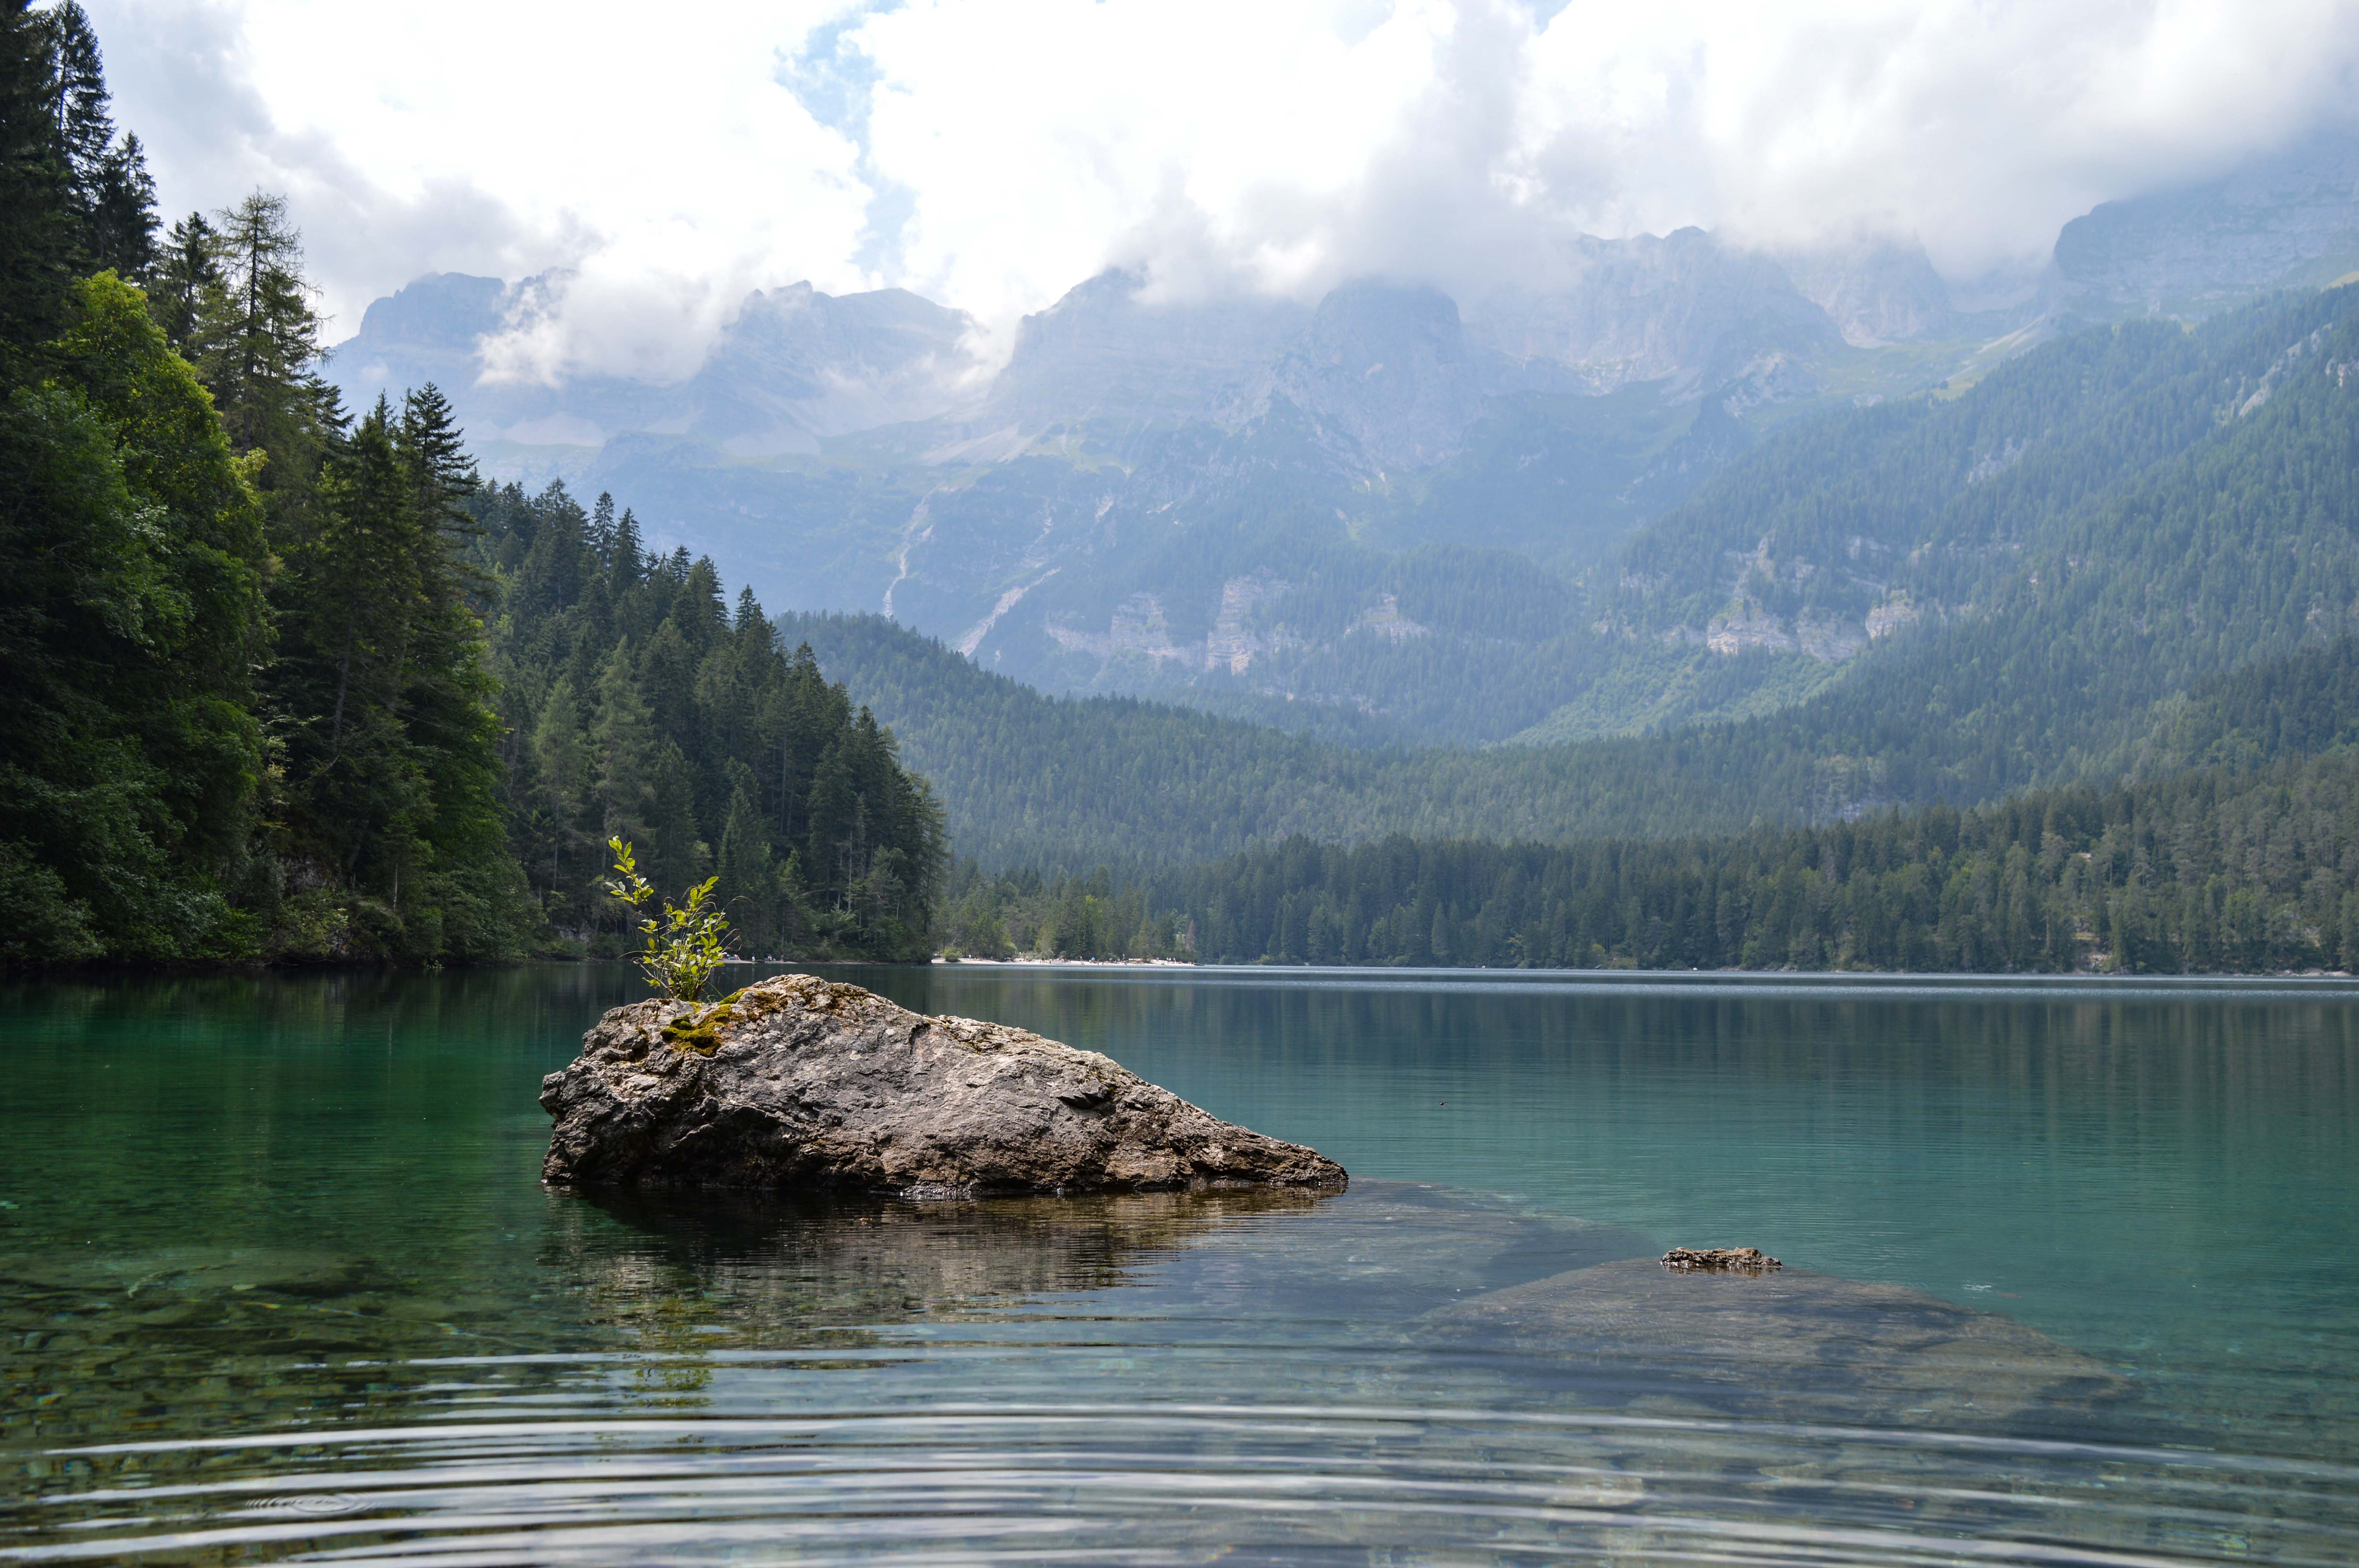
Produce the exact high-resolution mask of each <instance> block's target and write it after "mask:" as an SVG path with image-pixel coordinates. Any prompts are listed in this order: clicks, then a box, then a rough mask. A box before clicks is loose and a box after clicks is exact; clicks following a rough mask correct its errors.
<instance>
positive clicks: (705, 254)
mask: <svg viewBox="0 0 2359 1568" xmlns="http://www.w3.org/2000/svg"><path fill="white" fill-rule="evenodd" d="M84 4H85V6H86V8H87V9H88V10H89V12H90V14H91V16H92V20H93V22H94V23H95V25H96V27H97V28H98V32H99V37H100V41H101V43H102V45H103V47H104V49H105V50H106V56H107V67H108V76H109V81H110V82H111V83H112V84H113V87H114V95H115V108H116V117H117V119H118V121H119V122H120V123H121V124H125V125H126V126H128V127H129V128H131V129H133V130H135V131H136V132H137V133H138V135H140V137H141V139H142V140H143V142H145V143H146V144H147V148H148V156H149V160H150V165H151V168H153V169H154V170H155V172H156V175H157V178H158V185H159V187H160V189H161V194H162V199H163V202H164V205H165V208H166V211H167V214H168V215H172V214H177V213H179V212H183V211H189V210H190V209H192V208H207V209H211V208H215V207H219V206H221V205H223V204H224V203H227V202H229V201H232V200H235V199H236V198H237V197H239V196H241V195H243V194H244V193H245V192H246V191H248V190H251V189H255V188H257V187H260V188H264V189H271V190H275V191H279V192H283V193H284V194H285V195H287V197H288V200H289V204H290V207H291V209H292V211H293V213H294V215H295V217H296V219H297V221H298V222H299V223H300V225H301V226H302V228H303V231H304V234H305V239H306V243H307V247H308V252H309V257H310V268H311V271H312V274H313V276H314V277H315V279H316V280H317V282H318V283H319V285H320V287H321V303H322V305H323V307H324V308H325V309H326V310H327V311H328V312H329V313H330V314H331V315H332V317H333V318H334V324H333V325H332V327H331V329H330V330H329V332H328V334H327V336H328V339H329V341H337V340H339V339H341V338H342V337H344V336H346V335H349V333H350V332H351V331H352V330H353V329H354V328H356V327H357V325H358V323H359V320H360V316H361V312H362V311H363V309H364V308H365V307H366V305H367V303H368V301H369V300H371V299H372V298H375V297H378V296H381V295H384V294H387V293H390V292H391V291H392V290H393V289H395V288H397V287H400V286H401V285H402V284H403V283H405V282H407V281H408V280H409V279H411V278H413V277H416V276H419V275H421V274H424V273H428V272H435V271H456V272H469V273H477V274H483V275H487V276H499V277H505V278H510V279H514V278H519V277H524V276H531V275H535V274H538V273H541V272H543V271H545V270H548V269H551V268H561V269H566V272H567V275H568V276H567V277H566V280H565V283H564V287H562V289H561V290H560V301H561V303H560V306H559V307H558V308H556V309H555V310H553V311H552V312H550V313H549V315H547V316H546V317H545V318H543V319H540V320H539V321H538V323H537V324H536V325H534V326H533V327H532V328H531V329H529V330H524V331H520V332H519V333H518V334H516V336H515V337H514V338H513V339H512V340H511V341H507V342H506V343H504V344H501V345H499V349H500V354H501V356H502V358H501V363H502V364H503V365H504V366H505V368H506V373H513V374H516V375H522V376H528V377H531V378H534V379H539V380H548V381H562V380H563V379H565V378H567V377H569V376H571V375H576V374H580V373H585V372H591V371H598V372H608V373H627V374H636V375H644V376H650V377H656V378H670V377H674V376H679V375H684V374H687V373H690V371H692V370H693V369H694V368H695V365H696V364H697V362H699V361H700V360H701V356H702V353H703V351H704V349H705V347H706V346H707V345H708V344H709V342H710V341H711V340H712V335H713V334H714V333H715V332H716V331H717V330H719V328H720V326H721V325H722V324H723V321H725V319H727V317H728V315H729V314H730V312H731V311H732V310H733V309H734V308H735V306H736V305H737V303H738V302H739V301H740V300H742V299H743V298H744V297H745V294H746V292H747V291H749V290H751V289H754V288H761V287H777V286H781V285H785V284H788V283H792V282H795V281H798V280H800V279H806V278H807V279H809V280H810V281H811V282H812V283H813V284H815V285H816V286H817V287H820V288H821V289H823V290H826V291H829V292H833V293H843V292H848V291H852V290H856V289H862V288H875V287H907V288H910V289H914V290H916V291H918V292H919V293H921V294H924V295H926V296H928V297H930V298H934V299H938V300H940V301H941V302H943V303H945V304H949V305H953V306H956V307H958V308H962V309H965V310H967V311H969V312H971V313H972V314H973V316H974V318H975V319H976V322H977V329H978V348H979V351H981V352H982V353H984V355H985V357H989V356H991V355H992V354H993V352H994V351H995V348H996V351H998V352H1004V351H1005V348H1006V344H1007V342H1008V341H1009V339H1010V337H1011V335H1012V329H1013V327H1014V324H1015V323H1016V320H1017V319H1019V318H1020V317H1021V316H1022V315H1023V314H1024V313H1026V312H1027V311H1033V310H1038V309H1041V308H1044V307H1046V306H1048V305H1049V304H1051V303H1053V302H1054V301H1055V299H1056V298H1057V297H1059V296H1060V295H1061V294H1062V293H1063V292H1064V291H1065V290H1066V289H1068V288H1070V287H1072V286H1073V285H1074V284H1076V283H1078V282H1080V281H1082V279H1084V278H1086V277H1088V276H1093V275H1094V274H1095V273H1097V272H1100V271H1102V270H1103V269H1104V268H1105V267H1107V266H1109V265H1125V266H1132V267H1136V268H1138V269H1140V270H1141V271H1142V272H1143V273H1144V274H1145V276H1147V279H1148V287H1149V288H1150V289H1151V290H1152V291H1154V292H1155V293H1156V294H1158V295H1159V296H1162V297H1172V298H1191V297H1217V296H1222V295H1229V294H1234V293H1238V292H1248V291H1259V292H1283V293H1292V294H1297V295H1300V296H1304V297H1310V296H1315V295H1316V294H1317V293H1318V292H1319V291H1321V290H1322V289H1324V288H1325V287H1329V286H1331V285H1332V284H1333V283H1334V282H1336V281H1338V280H1340V279H1342V278H1344V277H1348V276H1371V275H1374V276H1390V277H1397V278H1402V279H1416V280H1421V281H1428V282H1432V283H1435V284H1438V285H1440V287H1443V288H1445V289H1448V290H1450V291H1451V292H1452V293H1453V294H1456V295H1457V296H1459V297H1461V298H1462V299H1465V298H1470V297H1482V296H1484V295H1485V294H1487V293H1489V292H1492V291H1497V290H1510V291H1512V290H1532V289H1545V288H1547V287H1551V286H1552V284H1556V283H1560V282H1561V281H1562V279H1563V277H1564V276H1565V269H1566V267H1567V266H1568V265H1569V264H1568V260H1567V255H1568V242H1569V241H1570V240H1571V238H1572V237H1573V236H1575V235H1578V234H1581V233H1594V234H1602V235H1606V236H1609V237H1612V236H1620V235H1626V234H1632V233H1638V232H1648V233H1661V232H1669V231H1670V230H1672V229H1675V228H1679V227H1682V226H1685V225H1688V224H1696V225H1701V226H1702V227H1706V228H1711V229H1715V230H1717V231H1720V232H1722V233H1723V234H1724V235H1726V236H1728V237H1730V238H1732V239H1734V240H1736V241H1738V242H1741V243H1749V244H1756V245H1762V246H1769V247H1783V246H1796V245H1813V244H1836V243H1858V242H1864V241H1879V240H1893V241H1897V242H1900V243H1918V244H1921V245H1923V246H1924V248H1925V250H1926V252H1927V254H1929V255H1930V258H1931V259H1932V261H1933V263H1934V265H1936V266H1937V267H1938V268H1939V269H1940V270H1941V271H1942V272H1943V273H1944V274H1945V275H1946V276H1951V278H1953V279H1959V280H1965V279H1972V278H1976V277H1981V276H1987V275H1990V274H1991V273H1993V272H1994V271H2004V270H2006V269H2009V268H2023V267H2027V266H2034V265H2038V262H2039V261H2040V260H2041V259H2042V258H2044V256H2045V255H2046V254H2047V252H2048V250H2049V246H2050V245H2052V243H2054V240H2055V236H2056V232H2057V230H2058V228H2059V227H2060V225H2061V224H2062V223H2063V222H2066V221H2068V220H2070V219H2071V218H2072V217H2075V216H2077V215H2078V214H2080V213H2082V212H2083V211H2087V210H2088V209H2089V208H2090V207H2091V206H2093V205H2094V204H2095V203H2097V202H2099V201H2102V200H2111V199H2115V198H2120V197H2125V196H2130V195H2135V194H2138V193H2141V192H2144V191H2147V190H2151V189H2161V188H2167V187H2169V186H2171V185H2175V184H2181V183H2186V182H2189V181H2191V180H2195V179H2200V178H2205V177H2207V176H2210V175H2212V174H2215V173H2218V172H2220V171H2222V170H2224V169H2225V168H2229V167H2231V166H2232V165H2233V164H2234V162H2235V161H2237V160H2238V159H2240V158H2243V157H2249V156H2251V155H2253V154H2254V153H2256V152H2260V151H2264V150H2267V149H2268V148H2271V147H2274V146H2279V145H2282V144H2283V143H2285V142H2287V141H2288V140H2290V139H2293V138H2295V137H2298V136H2300V135H2305V134H2308V133H2310V132H2311V131H2314V130H2317V129H2319V128H2321V126H2323V125H2325V124H2330V123H2332V122H2333V121H2334V119H2335V117H2336V116H2338V115H2343V114H2349V113H2350V112H2351V111H2350V110H2349V109H2348V108H2346V107H2345V106H2346V105H2350V104H2353V103H2359V93H2354V91H2353V90H2354V86H2359V0H2234V3H2228V0H2213V3H2207V4H2194V3H2186V0H2033V3H2018V0H1790V3H1781V4H1769V5H1764V4H1762V3H1761V0H1746V3H1742V4H1723V3H1717V0H1712V3H1705V0H1647V3H1646V4H1633V3H1631V0H1615V3H1613V4H1592V3H1588V0H1570V3H1564V0H1538V4H1537V5H1535V4H1533V3H1529V0H1292V3H1288V0H1024V3H1016V0H996V3H993V4H977V3H971V0H884V3H882V4H871V3H861V4H853V5H845V4H841V3H838V0H767V3H764V4H739V3H734V0H712V3H708V4H693V3H684V0H683V3H677V4H674V5H669V6H666V7H651V6H648V5H645V4H644V0H640V3H636V4H632V5H620V4H607V3H605V0H574V3H573V4H571V5H565V6H552V5H546V4H539V5H527V4H521V3H515V0H403V3H402V4H400V5H375V6H359V5H352V4H350V0H341V3H333V4H331V3H322V0H84Z"/></svg>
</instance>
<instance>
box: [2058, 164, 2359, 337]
mask: <svg viewBox="0 0 2359 1568" xmlns="http://www.w3.org/2000/svg"><path fill="white" fill-rule="evenodd" d="M2354 269H2359V136H2354V135H2351V134H2349V133H2348V132H2336V133H2331V134H2328V135H2321V136H2317V137H2314V138H2312V139H2310V140H2309V141H2306V142H2302V143H2299V144H2297V145H2296V146H2291V147H2288V148H2286V149H2284V150H2282V151H2280V152H2277V153H2273V154H2270V155H2269V156H2267V157H2261V158H2257V159H2255V160H2254V161H2253V162H2251V163H2249V164H2247V165H2245V167H2244V168H2239V169H2237V170H2236V171H2234V173H2232V174H2230V175H2228V176H2227V177H2226V178H2221V179H2214V180H2211V181H2207V182H2205V183H2202V184H2198V185H2192V186H2188V187H2184V188H2181V189H2175V190H2164V191H2158V192H2156V193H2155V194H2153V195H2150V196H2141V197H2136V198H2134V199H2132V200H2127V201H2108V202H2106V203H2105V204H2104V205H2103V206H2101V207H2099V208H2097V209H2096V210H2095V211H2092V212H2090V213H2089V214H2088V215H2086V216H2085V217H2081V218H2075V219H2074V220H2072V222H2070V223H2067V224H2065V225H2064V231H2063V232H2062V233H2060V234H2059V235H2058V236H2057V239H2056V259H2055V265H2054V269H2053V272H2052V274H2051V276H2050V290H2051V293H2052V294H2053V296H2054V297H2056V300H2057V303H2058V304H2059V305H2060V307H2063V308H2081V309H2084V310H2094V311H2097V312H2099V313H2107V314H2110V313H2116V312H2129V313H2137V314H2143V313H2145V312H2147V311H2149V310H2154V311H2161V312H2165V313H2168V314H2174V315H2201V314H2205V313H2207V312H2208V311H2211V310H2218V309H2224V308H2228V307H2230V306H2233V305H2236V304H2240V303H2242V302H2243V301H2245V300H2246V299H2249V298H2252V297H2254V296H2255V295H2256V294H2258V293H2260V292H2261V291H2263V290H2265V289H2268V288H2273V287H2290V286H2293V285H2297V284H2304V283H2307V284H2311V285H2317V284H2322V283H2326V282H2330V281H2332V279H2333V278H2334V277H2336V276H2341V275H2342V274H2343V273H2345V272H2348V271H2352V270H2354Z"/></svg>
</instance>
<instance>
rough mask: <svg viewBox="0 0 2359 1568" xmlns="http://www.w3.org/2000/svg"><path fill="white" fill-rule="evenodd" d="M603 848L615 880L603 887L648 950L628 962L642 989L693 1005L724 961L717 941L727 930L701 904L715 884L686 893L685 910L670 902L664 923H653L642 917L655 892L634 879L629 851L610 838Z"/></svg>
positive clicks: (651, 917) (635, 869)
mask: <svg viewBox="0 0 2359 1568" xmlns="http://www.w3.org/2000/svg"><path fill="white" fill-rule="evenodd" d="M606 847H607V848H608V849H612V850H614V871H615V880H614V881H611V882H608V883H607V884H606V891H607V892H610V893H612V894H614V899H615V901H616V902H617V903H624V904H627V905H629V906H630V910H631V913H632V914H633V915H635V916H636V918H637V921H638V927H639V935H642V936H644V937H646V938H647V946H645V947H643V948H641V949H640V950H639V951H638V952H636V953H634V954H632V955H631V962H633V963H635V964H636V965H637V966H638V967H639V973H641V974H643V975H645V976H647V984H649V985H651V986H653V987H655V988H656V989H658V990H659V991H661V992H663V994H664V995H666V996H668V997H670V998H671V999H672V1000H675V1001H697V1000H701V999H702V997H703V995H704V986H705V982H706V981H708V980H710V979H712V974H713V971H714V970H716V969H718V968H721V966H722V965H723V963H725V962H727V961H728V954H727V953H726V952H724V951H723V948H722V946H721V938H722V937H723V935H725V934H726V933H727V932H728V930H729V922H728V921H726V920H724V919H723V918H722V915H721V911H720V909H719V908H718V907H707V905H706V902H705V901H706V900H708V899H710V898H711V897H712V889H713V887H714V885H715V884H716V883H718V882H719V881H720V880H721V879H720V878H718V877H707V878H705V879H704V880H703V881H701V882H699V883H697V884H696V885H695V886H694V887H692V888H690V889H689V890H688V905H687V907H686V908H681V907H679V905H677V904H674V903H672V902H671V901H670V900H669V899H666V900H664V901H663V918H662V919H661V920H658V919H657V918H656V917H655V916H654V915H652V914H648V913H647V907H646V906H647V904H648V903H651V902H652V901H653V900H654V899H655V896H656V890H655V889H654V888H652V887H649V886H648V885H647V878H645V877H643V876H641V875H639V865H638V860H637V859H636V856H634V855H633V854H632V852H631V846H630V845H628V844H626V843H625V842H624V841H623V840H622V839H620V838H609V839H607V840H606Z"/></svg>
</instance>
